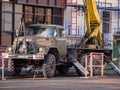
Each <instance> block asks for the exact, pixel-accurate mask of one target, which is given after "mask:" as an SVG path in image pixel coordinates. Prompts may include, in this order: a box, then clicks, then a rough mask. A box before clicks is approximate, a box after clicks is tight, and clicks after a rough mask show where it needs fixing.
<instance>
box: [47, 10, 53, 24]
mask: <svg viewBox="0 0 120 90" xmlns="http://www.w3.org/2000/svg"><path fill="white" fill-rule="evenodd" d="M51 18H52V10H51V9H50V8H48V9H46V23H47V24H51V23H52V22H51Z"/></svg>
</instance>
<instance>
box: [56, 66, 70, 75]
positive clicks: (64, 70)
mask: <svg viewBox="0 0 120 90" xmlns="http://www.w3.org/2000/svg"><path fill="white" fill-rule="evenodd" d="M57 71H58V72H59V74H67V73H68V72H69V68H67V67H65V66H62V65H61V66H59V67H58V68H57Z"/></svg>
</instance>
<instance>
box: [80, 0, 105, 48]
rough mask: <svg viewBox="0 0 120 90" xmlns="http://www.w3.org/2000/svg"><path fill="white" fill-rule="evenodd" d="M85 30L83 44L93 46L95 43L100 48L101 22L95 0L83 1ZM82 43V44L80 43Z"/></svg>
mask: <svg viewBox="0 0 120 90" xmlns="http://www.w3.org/2000/svg"><path fill="white" fill-rule="evenodd" d="M83 3H84V9H85V16H86V26H87V30H86V33H85V35H84V44H85V45H86V44H95V43H96V41H97V43H98V45H99V46H100V47H102V45H103V43H102V35H101V33H100V25H101V20H100V16H99V13H98V10H97V6H96V0H83ZM81 43H83V42H81Z"/></svg>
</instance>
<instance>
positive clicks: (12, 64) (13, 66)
mask: <svg viewBox="0 0 120 90" xmlns="http://www.w3.org/2000/svg"><path fill="white" fill-rule="evenodd" d="M8 71H9V72H10V75H15V76H16V75H20V72H21V67H20V66H19V63H18V62H17V61H15V60H13V59H9V60H8Z"/></svg>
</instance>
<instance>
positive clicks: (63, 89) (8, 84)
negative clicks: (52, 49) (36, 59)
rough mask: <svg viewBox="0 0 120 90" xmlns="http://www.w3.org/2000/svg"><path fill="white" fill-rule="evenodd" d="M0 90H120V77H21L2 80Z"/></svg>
mask: <svg viewBox="0 0 120 90" xmlns="http://www.w3.org/2000/svg"><path fill="white" fill-rule="evenodd" d="M0 90H120V76H118V75H117V74H115V73H114V72H112V73H109V72H108V73H105V76H104V77H93V78H82V77H79V76H77V75H76V74H73V72H72V73H69V74H67V75H61V76H60V75H56V76H55V77H53V78H49V79H45V78H43V76H42V75H38V76H36V78H35V79H34V80H33V74H31V75H21V76H20V77H7V80H5V81H2V80H0Z"/></svg>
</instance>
